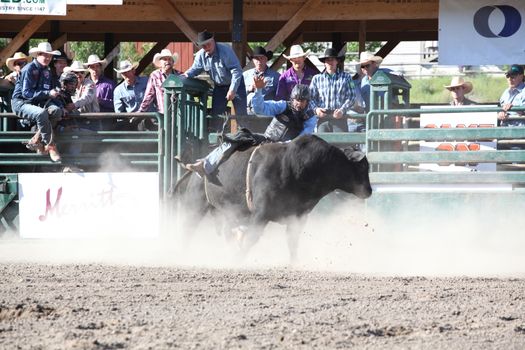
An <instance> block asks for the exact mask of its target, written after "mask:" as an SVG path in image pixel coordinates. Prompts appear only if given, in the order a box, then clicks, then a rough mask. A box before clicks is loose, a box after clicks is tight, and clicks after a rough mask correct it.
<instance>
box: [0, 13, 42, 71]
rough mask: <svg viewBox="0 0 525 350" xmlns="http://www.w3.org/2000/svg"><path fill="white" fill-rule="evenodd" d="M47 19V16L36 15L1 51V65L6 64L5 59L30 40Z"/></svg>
mask: <svg viewBox="0 0 525 350" xmlns="http://www.w3.org/2000/svg"><path fill="white" fill-rule="evenodd" d="M46 21H47V18H46V17H45V16H34V17H33V18H32V19H31V20H30V21H29V23H28V24H27V25H26V26H25V27H24V29H22V31H20V32H19V33H18V34H17V35H16V36H15V37H14V38H13V40H11V42H10V43H9V44H8V45H7V46H6V47H5V48H4V49H3V50H2V52H0V66H3V65H4V64H5V61H6V60H7V59H8V58H9V57H11V56H13V54H14V53H15V52H16V51H17V50H18V48H19V47H20V46H22V44H23V43H25V42H26V41H28V40H29V39H30V38H31V36H32V35H33V33H34V32H36V31H37V30H38V28H40V26H41V25H42V24H44V23H45V22H46Z"/></svg>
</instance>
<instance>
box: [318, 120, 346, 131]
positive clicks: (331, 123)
mask: <svg viewBox="0 0 525 350" xmlns="http://www.w3.org/2000/svg"><path fill="white" fill-rule="evenodd" d="M318 123H319V125H318V126H317V132H348V124H347V122H346V118H341V119H335V118H319V121H318Z"/></svg>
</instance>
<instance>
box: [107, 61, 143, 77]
mask: <svg viewBox="0 0 525 350" xmlns="http://www.w3.org/2000/svg"><path fill="white" fill-rule="evenodd" d="M138 66H139V64H138V62H136V63H131V62H130V61H128V60H124V61H120V63H119V69H116V68H113V69H114V70H115V72H117V73H119V74H122V73H126V72H129V71H131V70H133V69H137V67H138Z"/></svg>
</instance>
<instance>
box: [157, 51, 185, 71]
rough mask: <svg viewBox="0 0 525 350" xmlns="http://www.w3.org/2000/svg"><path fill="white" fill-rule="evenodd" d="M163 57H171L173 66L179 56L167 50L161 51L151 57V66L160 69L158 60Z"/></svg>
mask: <svg viewBox="0 0 525 350" xmlns="http://www.w3.org/2000/svg"><path fill="white" fill-rule="evenodd" d="M163 57H171V58H173V64H175V63H176V62H177V61H178V60H179V54H178V53H176V52H175V53H173V54H172V53H171V51H170V50H168V49H162V51H161V52H158V53H156V54H155V56H153V64H154V65H155V67H160V59H161V58H163Z"/></svg>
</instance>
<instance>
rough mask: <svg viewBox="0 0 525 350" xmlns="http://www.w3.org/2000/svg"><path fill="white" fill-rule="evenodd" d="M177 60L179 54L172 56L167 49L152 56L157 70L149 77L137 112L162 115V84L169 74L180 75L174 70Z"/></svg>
mask: <svg viewBox="0 0 525 350" xmlns="http://www.w3.org/2000/svg"><path fill="white" fill-rule="evenodd" d="M178 59H179V54H178V53H176V52H175V53H173V54H172V53H171V51H170V50H168V49H162V51H161V52H159V53H156V54H155V56H153V65H155V67H157V69H156V70H154V71H153V72H152V73H151V74H150V75H149V80H148V83H147V85H146V91H145V92H144V98H143V100H142V103H141V104H140V107H139V109H138V111H139V112H153V111H157V112H159V113H164V89H163V88H162V83H163V82H164V80H166V78H167V77H168V76H169V75H170V74H175V75H180V74H181V73H180V72H179V71H178V70H176V69H175V68H174V65H175V62H177V61H178Z"/></svg>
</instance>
